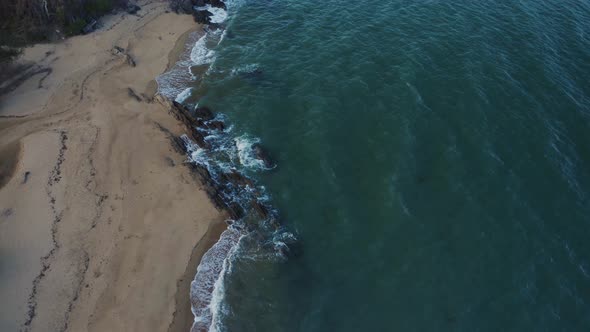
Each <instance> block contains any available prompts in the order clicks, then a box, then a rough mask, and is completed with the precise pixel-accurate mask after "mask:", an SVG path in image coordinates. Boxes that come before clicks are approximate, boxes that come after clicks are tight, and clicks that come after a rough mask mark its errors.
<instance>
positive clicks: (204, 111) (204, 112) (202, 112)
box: [195, 107, 215, 121]
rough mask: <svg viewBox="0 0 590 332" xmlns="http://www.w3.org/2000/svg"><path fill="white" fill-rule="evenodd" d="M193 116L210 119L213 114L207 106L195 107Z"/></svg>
mask: <svg viewBox="0 0 590 332" xmlns="http://www.w3.org/2000/svg"><path fill="white" fill-rule="evenodd" d="M195 117H196V118H197V119H201V120H204V121H207V120H212V119H213V118H214V117H215V116H214V115H213V112H211V110H210V109H209V108H208V107H197V108H195Z"/></svg>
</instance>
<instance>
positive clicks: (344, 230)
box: [169, 0, 590, 331]
mask: <svg viewBox="0 0 590 332" xmlns="http://www.w3.org/2000/svg"><path fill="white" fill-rule="evenodd" d="M219 15H220V16H219V20H218V22H221V25H222V27H223V29H221V30H217V31H211V32H209V33H208V34H207V35H205V36H204V37H202V36H195V37H194V38H193V39H194V40H191V43H192V44H191V45H189V46H190V47H191V48H192V51H191V52H190V56H188V55H187V58H186V59H185V60H184V61H185V62H186V61H189V58H190V60H192V63H189V64H190V65H189V66H188V67H190V68H189V69H187V70H185V71H184V73H185V76H187V75H188V76H189V78H188V79H187V80H189V81H191V82H190V83H186V82H185V83H184V86H182V84H177V85H178V86H176V87H175V89H172V90H171V91H169V93H170V94H172V95H176V94H181V96H180V97H181V99H182V100H183V101H185V102H186V103H188V104H192V105H196V104H198V105H206V106H208V107H211V108H212V109H213V110H214V111H216V112H219V113H221V114H223V118H224V120H225V121H227V123H228V124H231V127H230V129H229V130H226V131H225V133H224V134H223V135H224V136H223V137H225V138H223V139H221V138H220V137H222V136H216V137H213V138H212V139H221V141H223V142H224V143H223V144H220V145H219V146H221V147H223V148H219V149H218V152H219V151H222V152H223V153H221V152H219V153H218V154H216V155H215V156H211V155H203V153H201V152H199V153H200V154H199V153H196V152H193V156H194V158H193V161H195V160H196V161H195V162H201V163H205V162H207V163H210V162H211V160H212V159H211V158H217V160H218V162H217V164H216V165H217V166H215V167H217V169H218V170H219V169H224V167H229V168H232V167H233V168H236V167H237V168H239V169H240V170H241V171H242V172H244V173H245V174H247V175H248V176H249V177H251V178H252V179H254V180H256V183H257V185H258V186H259V187H258V189H259V190H260V191H261V192H264V196H265V199H266V200H267V202H269V204H272V206H273V207H274V208H275V209H276V215H277V216H278V218H279V219H280V222H281V224H282V226H281V228H280V231H269V230H268V227H265V221H264V220H258V221H256V220H254V221H252V220H250V221H248V223H249V225H258V226H257V227H249V228H248V227H243V228H238V229H234V228H231V229H230V231H228V232H229V233H228V234H226V235H227V236H226V238H224V239H225V240H224V239H222V240H224V241H222V242H221V245H222V246H223V248H221V249H220V248H217V251H214V252H213V253H212V254H211V255H213V256H214V255H215V252H218V251H219V252H223V254H222V255H221V254H220V255H221V256H217V259H214V260H211V261H210V262H211V264H213V265H211V266H202V267H200V273H201V275H206V274H207V273H209V274H210V275H209V276H208V278H209V284H207V285H209V286H208V289H211V288H214V291H213V292H212V293H211V292H210V293H209V295H206V296H205V297H206V298H207V299H208V300H207V301H208V302H207V303H208V304H207V307H206V308H205V309H203V310H204V311H207V312H208V313H206V314H203V315H202V317H201V318H200V322H201V323H202V324H203V325H202V326H203V327H204V328H207V327H209V328H210V330H215V331H590V200H589V199H590V83H589V82H588V80H589V79H590V3H588V2H587V1H578V0H534V1H533V0H520V1H506V0H497V1H485V0H475V1H473V0H470V1H466V0H455V1H444V0H439V1H434V0H432V1H421V0H413V1H401V0H390V1H375V0H361V1H347V2H344V1H334V0H326V1H310V0H299V1H293V0H273V1H269V0H241V1H228V12H227V15H225V16H224V15H223V14H219ZM216 16H217V13H216ZM184 66H187V64H186V63H184ZM187 73H189V74H187ZM187 88H191V89H190V90H187ZM183 92H184V93H183ZM220 116H221V115H220ZM256 141H259V142H260V144H262V145H263V146H264V147H265V148H266V149H267V150H268V151H269V154H270V155H271V156H272V157H273V158H274V160H275V161H276V163H277V165H278V166H277V167H276V168H273V169H264V168H263V167H260V165H258V164H257V163H256V162H255V161H252V160H251V159H249V157H248V156H249V154H248V150H247V148H248V142H250V144H251V143H254V142H256ZM232 142H233V143H232ZM197 150H198V149H196V148H195V151H197ZM228 151H229V152H228ZM220 155H222V157H219V156H220ZM223 156H225V157H223ZM199 158H201V159H199ZM203 158H205V159H203ZM207 158H209V159H207ZM238 224H239V223H238ZM232 239H233V242H232V245H231V246H228V245H227V244H228V243H229V242H227V241H230V240H232ZM226 240H227V241H226ZM285 246H286V247H288V249H287V250H286V251H285V249H284V247H285ZM230 247H231V248H230ZM224 248H225V249H224ZM281 248H283V249H281ZM285 252H287V253H288V254H285ZM220 257H221V258H223V259H219V258H220ZM222 261H223V263H221V262H222ZM215 262H216V263H215ZM205 263H207V261H205ZM215 264H216V265H215ZM199 278H200V277H199ZM199 280H200V279H199ZM213 284H214V287H212V286H211V285H213ZM197 286H198V285H197ZM197 288H198V287H197ZM198 320H199V319H198Z"/></svg>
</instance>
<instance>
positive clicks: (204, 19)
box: [193, 9, 213, 24]
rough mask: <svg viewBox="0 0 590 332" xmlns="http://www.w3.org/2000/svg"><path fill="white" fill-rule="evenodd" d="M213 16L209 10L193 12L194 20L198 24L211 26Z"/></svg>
mask: <svg viewBox="0 0 590 332" xmlns="http://www.w3.org/2000/svg"><path fill="white" fill-rule="evenodd" d="M211 16H213V14H212V13H211V12H210V11H208V10H196V9H195V10H193V18H194V19H195V22H197V23H200V24H209V23H211Z"/></svg>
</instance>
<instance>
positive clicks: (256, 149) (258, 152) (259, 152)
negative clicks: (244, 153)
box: [252, 143, 276, 168]
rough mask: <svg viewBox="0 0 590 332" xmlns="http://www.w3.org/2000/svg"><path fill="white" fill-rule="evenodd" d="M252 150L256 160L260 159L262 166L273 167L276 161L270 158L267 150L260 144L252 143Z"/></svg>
mask: <svg viewBox="0 0 590 332" xmlns="http://www.w3.org/2000/svg"><path fill="white" fill-rule="evenodd" d="M252 152H253V153H254V156H255V157H256V159H258V160H262V162H263V163H264V167H266V168H274V167H275V166H276V163H275V162H274V161H273V160H272V159H271V157H270V156H269V154H268V152H267V151H266V150H265V149H264V148H263V147H262V145H260V144H258V143H256V144H253V145H252Z"/></svg>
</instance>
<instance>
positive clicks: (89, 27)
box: [82, 20, 97, 34]
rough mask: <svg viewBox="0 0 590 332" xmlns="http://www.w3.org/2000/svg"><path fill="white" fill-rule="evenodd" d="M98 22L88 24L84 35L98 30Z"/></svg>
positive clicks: (83, 31) (83, 29) (83, 30)
mask: <svg viewBox="0 0 590 332" xmlns="http://www.w3.org/2000/svg"><path fill="white" fill-rule="evenodd" d="M96 24H97V22H96V20H92V21H90V23H88V24H86V26H85V27H84V28H82V33H84V34H88V33H91V32H92V31H94V29H96Z"/></svg>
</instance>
